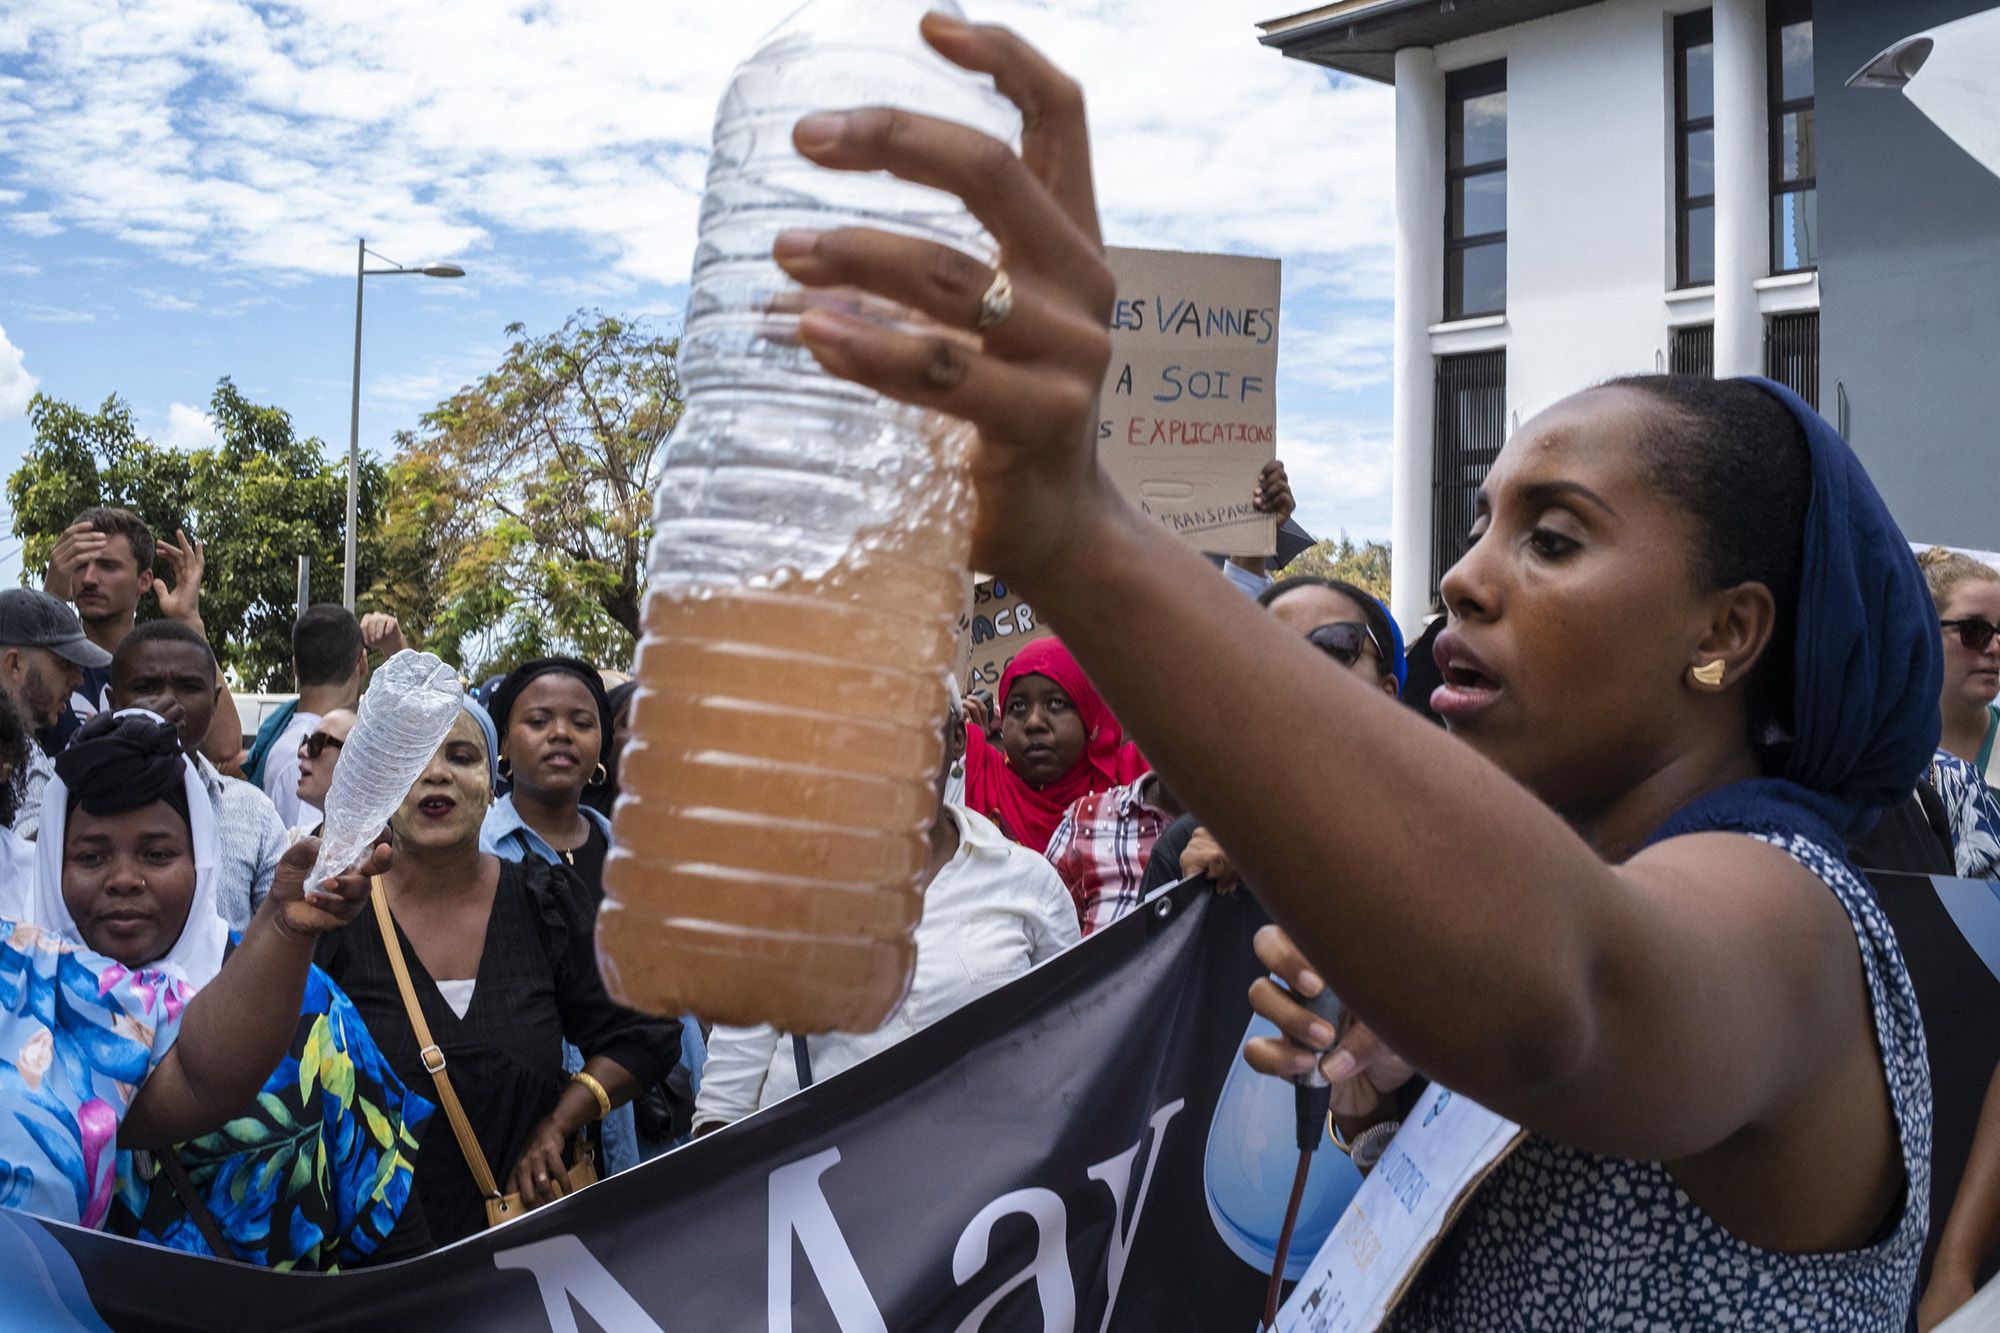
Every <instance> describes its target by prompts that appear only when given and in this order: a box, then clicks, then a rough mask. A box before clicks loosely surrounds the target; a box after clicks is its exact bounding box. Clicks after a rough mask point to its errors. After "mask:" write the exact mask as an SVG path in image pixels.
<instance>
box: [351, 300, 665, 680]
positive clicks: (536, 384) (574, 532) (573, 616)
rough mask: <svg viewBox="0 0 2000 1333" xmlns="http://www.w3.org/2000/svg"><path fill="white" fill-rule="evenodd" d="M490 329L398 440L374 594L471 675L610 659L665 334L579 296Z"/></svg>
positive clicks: (632, 555) (658, 423)
mask: <svg viewBox="0 0 2000 1333" xmlns="http://www.w3.org/2000/svg"><path fill="white" fill-rule="evenodd" d="M507 333H508V335H509V336H510V337H512V338H513V339H514V342H513V345H512V346H511V347H509V348H508V350H507V354H506V356H505V358H504V359H503V360H502V361H501V363H500V365H499V367H498V368H497V369H495V370H494V371H492V372H491V373H489V374H487V375H486V376H484V377H483V378H482V379H481V380H480V381H479V382H478V383H477V384H474V385H471V386H469V387H467V388H464V389H461V390H460V391H459V392H458V393H456V394H454V395H453V396H452V397H451V398H450V399H448V400H446V401H445V402H443V403H440V404H439V405H438V406H437V408H436V409H434V410H433V411H431V412H429V413H426V414H425V416H424V418H423V423H422V426H421V427H420V428H419V429H418V430H416V431H414V432H406V433H404V434H401V435H399V436H398V437H397V440H396V457H395V459H394V460H393V461H392V462H391V464H390V466H389V469H388V475H387V490H386V499H385V506H384V512H383V526H382V552H381V554H382V563H381V566H380V573H379V581H378V583H377V584H376V587H375V593H376V596H375V597H374V602H375V604H376V605H378V606H379V607H380V608H381V609H383V610H387V611H393V612H394V613H395V614H396V615H397V616H398V618H399V619H401V620H402V622H403V625H404V629H405V632H406V633H410V634H411V635H412V636H413V641H415V642H421V643H422V644H423V645H424V646H425V647H427V648H429V649H430V650H431V651H433V652H436V653H438V654H439V655H440V656H442V657H444V658H445V659H446V660H448V661H452V662H455V663H457V664H459V665H460V666H461V667H464V668H467V669H469V670H471V671H472V673H473V674H475V675H484V674H487V673H490V672H493V671H500V670H505V669H506V668H508V667H510V666H512V665H513V664H514V663H516V662H518V661H520V660H522V659H524V658H527V657H533V656H536V655H539V654H541V653H545V652H550V651H567V652H573V653H576V654H578V655H579V656H582V657H585V658H587V659H589V660H591V661H593V662H599V663H603V664H606V665H623V664H624V663H625V662H627V661H629V660H630V659H631V655H632V649H633V645H634V642H635V640H636V636H637V634H638V629H639V611H640V603H641V589H642V587H643V584H644V580H645V562H646V544H647V539H648V537H649V536H650V533H651V527H650V524H651V518H652V494H651V488H650V485H649V481H650V478H651V476H652V473H653V464H654V460H655V458H656V456H657V455H658V453H659V450H660V447H661V445H662V444H664V443H665V441H666V438H667V435H668V433H669V432H670V431H671V430H672V429H673V427H674V423H675V422H677V421H678V420H679V419H680V413H681V386H680V375H679V372H678V369H677V367H676V364H675V358H676V355H677V354H678V352H679V350H680V344H679V340H678V339H673V338H663V337H661V336H660V335H658V334H657V333H655V332H654V331H653V330H652V329H650V328H649V327H648V326H647V325H646V324H644V323H643V322H640V321H627V320H623V319H619V318H617V317H614V316H609V315H605V314H603V313H601V312H596V311H579V312H578V313H577V314H575V315H573V316H572V317H571V318H570V319H569V320H568V321H567V322H565V323H564V324H563V326H562V327H561V328H560V329H558V330H557V331H556V332H554V333H550V334H543V335H537V336H530V335H529V334H528V333H527V332H526V329H525V326H523V325H520V324H512V325H509V326H508V328H507Z"/></svg>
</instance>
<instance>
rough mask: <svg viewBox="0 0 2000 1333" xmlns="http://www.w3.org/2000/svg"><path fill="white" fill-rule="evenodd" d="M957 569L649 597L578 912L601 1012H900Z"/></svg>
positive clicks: (815, 1020)
mask: <svg viewBox="0 0 2000 1333" xmlns="http://www.w3.org/2000/svg"><path fill="white" fill-rule="evenodd" d="M898 554H901V555H904V556H907V552H903V553H898ZM961 560H962V556H961ZM962 568H963V566H962V563H961V564H960V565H959V567H958V568H957V569H951V568H946V569H940V568H938V567H937V566H936V564H934V563H932V562H930V561H912V560H909V559H907V558H896V557H895V555H892V554H891V553H889V552H883V553H881V554H879V555H877V556H875V557H874V558H873V559H870V560H865V561H863V562H859V563H856V564H853V565H851V566H848V567H844V568H840V569H836V570H835V571H834V572H833V573H832V574H830V575H828V576H827V577H825V578H820V579H809V578H802V579H797V580H793V581H792V582H790V583H788V584H786V585H784V586H783V587H780V588H772V589H755V588H730V589H723V590H718V589H712V588H711V589H701V590H697V589H692V588H686V587H675V586H672V585H667V586H656V587H655V589H654V590H653V591H652V592H651V594H650V596H649V600H648V601H647V604H646V608H645V613H644V633H643V635H642V638H641V642H640V647H639V656H638V662H637V665H636V668H635V675H636V676H637V677H638V679H639V682H640V684H639V689H638V692H637V695H636V697H635V699H634V703H633V715H632V732H633V738H632V741H631V743H630V745H629V747H628V748H627V750H626V752H625V757H624V763H623V768H622V771H621V777H620V788H621V790H622V791H623V793H624V795H623V796H621V798H620V799H619V802H618V808H617V811H616V813H615V815H614V827H613V835H612V843H613V846H612V850H611V853H610V855H609V857H608V858H607V859H606V862H605V866H604V884H605V893H606V896H605V901H604V905H603V908H602V910H601V912H600V915H599V918H598V953H599V957H600V959H601V961H602V966H603V971H604V976H605V980H606V982H607V984H608V985H609V987H610V989H611V991H612V994H613V995H614V996H615V997H616V998H618V999H619V1000H621V1001H622V1002H624V1003H627V1004H631V1005H633V1006H635V1007H638V1008H642V1009H646V1010H650V1011H652V1012H654V1013H662V1014H688V1013H692V1014H697V1015H699V1016H700V1017H702V1018H704V1019H707V1020H708V1021H710V1022H718V1023H730V1024H749V1023H770V1024H773V1025H774V1026H776V1027H777V1028H778V1030H779V1031H781V1032H791V1033H797V1034H802V1035H803V1034H811V1033H817V1032H826V1031H836V1030H837V1031H848V1032H865V1031H872V1030H874V1029H875V1028H877V1027H880V1026H881V1024H882V1022H883V1021H884V1020H885V1019H886V1018H887V1017H888V1016H889V1015H890V1014H891V1013H892V1012H893V1011H894V1010H895V1008H896V1006H897V1005H898V1004H900V1003H901V1002H902V1000H903V997H904V995H905V993H906V992H907V991H908V988H909V982H910V976H911V973H912V971H913V970H914V967H915V963H916V946H915V943H914V940H913V933H914V931H915V929H916V925H917V921H918V918H919V916H920V915H921V911H922V897H921V893H920V890H919V884H920V880H921V878H922V874H923V870H924V866H925V863H926V861H927V841H926V834H927V830H928V829H929V827H930V824H931V821H932V819H933V818H934V816H935V812H936V809H937V795H936V790H935V787H934V785H933V784H934V782H935V780H936V777H937V774H938V770H939V767H940V765H941V763H942V758H943V755H942V746H943V738H942V735H941V730H940V725H939V724H940V721H941V719H942V718H943V716H944V712H945V704H946V692H947V683H946V673H945V666H946V664H948V663H949V662H950V660H951V650H952V630H953V626H954V625H955V623H956V620H957V617H958V615H959V612H960V609H961V606H962V603H963V597H964V575H963V574H962V573H961V572H960V570H962Z"/></svg>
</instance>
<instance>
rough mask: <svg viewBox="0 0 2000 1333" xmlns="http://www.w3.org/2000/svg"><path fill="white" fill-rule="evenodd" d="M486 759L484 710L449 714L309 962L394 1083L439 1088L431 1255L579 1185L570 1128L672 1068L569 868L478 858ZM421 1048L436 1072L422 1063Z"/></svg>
mask: <svg viewBox="0 0 2000 1333" xmlns="http://www.w3.org/2000/svg"><path fill="white" fill-rule="evenodd" d="M497 748H498V746H497V744H496V741H495V738H494V734H493V724H492V722H491V721H490V720H488V719H487V717H486V712H485V710H484V709H483V708H481V707H480V706H479V705H478V704H476V703H474V702H472V701H471V700H470V699H467V700H465V701H464V702H463V704H462V708H461V712H460V715H459V717H458V720H457V721H456V722H455V723H454V724H453V726H452V729H451V731H450V733H449V734H448V735H446V737H445V740H444V743H443V744H442V745H440V746H439V747H438V750H437V753H436V754H435V755H434V756H433V757H432V759H431V761H430V764H429V766H428V767H426V768H425V769H424V771H423V774H422V776H421V777H419V778H418V779H417V782H416V785H415V786H414V787H412V788H411V789H410V793H409V795H408V796H407V797H406V798H405V799H404V801H403V804H402V806H401V808H399V809H398V810H397V811H396V813H395V815H394V816H392V817H391V819H390V821H389V832H390V841H391V845H392V846H393V847H394V848H395V850H396V863H395V865H394V867H393V868H392V869H391V870H390V871H389V873H387V874H385V875H383V876H382V877H381V878H380V879H379V881H378V886H379V892H378V899H377V904H376V906H375V910H374V911H372V912H369V913H364V914H363V916H362V917H361V919H360V920H358V921H356V922H354V923H353V924H352V925H350V926H347V927H345V928H344V929H341V930H338V931H335V932H333V933H331V934H329V935H328V936H327V937H326V938H325V939H324V940H323V941H321V944H320V948H319V955H318V961H319V964H320V966H321V967H323V968H325V969H326V971H327V973H328V974H329V975H330V976H332V977H333V979H334V980H335V981H336V982H338V983H339V984H340V986H341V987H342V988H343V989H344V990H346V992H347V993H348V995H349V996H350V997H352V999H353V1000H354V1003H355V1006H356V1008H358V1009H359V1010H360V1011H361V1015H362V1017H363V1019H364V1020H365V1021H366V1022H367V1024H368V1030H369V1031H370V1032H371V1033H373V1034H374V1035H375V1038H376V1040H377V1041H378V1042H380V1043H381V1046H382V1049H383V1050H384V1052H385V1053H386V1054H387V1055H388V1057H389V1061H390V1064H391V1065H392V1066H393V1067H394V1069H395V1070H396V1072H397V1074H398V1075H399V1076H400V1077H401V1078H402V1079H403V1081H404V1082H405V1083H407V1084H408V1085H409V1086H411V1087H413V1088H416V1089H418V1090H420V1091H423V1092H425V1093H426V1094H428V1093H429V1092H430V1091H431V1090H432V1089H433V1088H436V1089H437V1092H438V1095H437V1097H435V1098H434V1100H438V1101H440V1102H441V1103H442V1105H441V1107H440V1109H439V1111H438V1113H437V1114H436V1115H434V1116H432V1117H431V1120H430V1122H429V1124H428V1125H427V1126H426V1127H425V1130H424V1134H423V1140H422V1144H421V1145H420V1148H419V1151H418V1153H417V1170H416V1193H417V1196H418V1198H419V1199H421V1200H422V1202H423V1207H424V1214H425V1217H426V1219H427V1220H428V1221H429V1223H430V1229H431V1234H432V1236H433V1238H434V1239H435V1240H436V1241H437V1243H439V1244H440V1245H444V1244H449V1243H450V1242H452V1241H454V1240H458V1239H460V1238H462V1237H464V1236H468V1235H472V1234H473V1233H475V1232H477V1231H478V1230H480V1229H481V1228H482V1227H483V1226H486V1225H488V1224H489V1219H490V1220H498V1217H497V1216H496V1214H495V1210H494V1208H493V1207H489V1204H490V1205H494V1206H496V1207H497V1205H499V1204H500V1203H501V1202H502V1201H503V1199H507V1198H508V1197H509V1196H518V1197H517V1198H514V1199H512V1201H511V1202H510V1203H509V1204H508V1211H516V1210H518V1209H520V1208H534V1207H538V1206H540V1205H542V1204H545V1203H551V1202H553V1201H554V1200H556V1199H558V1198H561V1197H562V1196H563V1195H564V1194H567V1193H569V1192H570V1190H571V1189H573V1188H575V1187H576V1186H578V1185H579V1184H581V1183H587V1179H586V1177H587V1176H588V1172H587V1171H584V1172H582V1173H579V1171H578V1167H579V1164H580V1163H581V1162H582V1161H583V1154H584V1153H585V1152H587V1151H588V1149H587V1147H586V1146H585V1144H584V1141H583V1132H584V1131H585V1130H586V1129H587V1128H588V1127H589V1126H591V1125H593V1124H595V1123H596V1122H597V1121H599V1120H601V1119H602V1118H603V1117H604V1116H605V1115H606V1114H608V1113H609V1112H610V1111H611V1110H612V1109H613V1108H615V1107H618V1106H622V1105H624V1104H625V1103H626V1102H628V1101H630V1100H631V1098H632V1096H633V1095H634V1094H635V1093H636V1092H637V1091H638V1090H639V1089H640V1088H642V1087H646V1086H649V1085H651V1084H653V1083H655V1082H658V1081H659V1080H660V1079H661V1078H663V1077H664V1076H665V1075H666V1073H667V1071H668V1070H670V1069H672V1068H673V1065H674V1062H675V1060H676V1059H677V1058H678V1055H679V1043H680V1024H679V1023H678V1022H677V1021H675V1020H673V1019H657V1018H652V1017H649V1016H647V1015H644V1014H640V1013H637V1012H635V1011H634V1010H631V1009H626V1008H622V1007H620V1006H618V1005H615V1004H613V1003H612V1002H611V1000H610V999H609V998H608V997H607V996H606V995H605V993H604V984H603V982H602V981H601V980H599V978H598V975H597V962H596V958H595V956H594V953H593V948H592V940H591V931H590V926H589V920H588V915H587V908H586V905H585V904H584V903H583V902H582V901H580V895H579V894H578V893H577V892H576V890H575V886H574V884H573V882H572V881H571V880H570V879H569V877H568V874H567V872H566V871H564V870H562V869H561V868H559V867H556V866H551V865H549V864H547V863H546V862H543V861H540V860H534V859H531V860H528V861H525V862H517V861H504V860H501V859H500V858H499V857H497V856H493V855H491V854H490V853H487V852H483V851H481V850H480V845H479V830H480V823H481V821H482V820H483V819H484V818H485V816H486V812H487V809H488V807H489V806H490V805H491V804H492V801H493V787H494V782H495V779H496V777H497V776H498V774H497V770H496V767H495V763H494V754H495V752H496V750H497ZM392 948H393V949H394V950H395V952H394V954H391V952H390V950H391V949H392ZM420 1033H422V1034H425V1035H420ZM565 1040H568V1041H570V1042H572V1043H573V1044H575V1045H576V1046H577V1047H578V1048H579V1049H580V1050H581V1051H582V1052H583V1055H584V1066H583V1070H582V1071H581V1072H580V1073H577V1074H575V1075H574V1076H568V1075H565V1074H564V1072H563V1060H562V1044H563V1042H564V1041H565ZM433 1044H434V1045H435V1047H436V1048H437V1051H438V1052H439V1054H441V1055H442V1057H443V1058H442V1062H441V1067H434V1065H436V1064H437V1063H438V1062H436V1061H430V1062H427V1061H426V1058H425V1055H424V1052H425V1051H426V1050H427V1049H429V1048H430V1047H432V1046H433ZM444 1082H448V1083H449V1084H450V1087H451V1089H452V1092H451V1094H450V1095H446V1094H445V1093H444V1091H443V1087H442V1083H444ZM454 1101H456V1102H457V1103H458V1105H459V1107H460V1108H461V1109H459V1111H458V1114H457V1115H453V1114H452V1109H453V1108H452V1103H453V1102H454ZM454 1121H459V1122H460V1123H462V1124H463V1126H464V1131H463V1132H460V1129H459V1124H455V1123H454ZM468 1139H469V1140H470V1142H469V1143H468ZM475 1153H476V1156H475V1155H474V1154H475Z"/></svg>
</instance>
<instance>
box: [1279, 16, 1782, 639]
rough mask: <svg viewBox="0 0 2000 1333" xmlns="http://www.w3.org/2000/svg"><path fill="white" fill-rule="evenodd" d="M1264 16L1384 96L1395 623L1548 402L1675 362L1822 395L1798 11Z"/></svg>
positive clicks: (1458, 547) (1423, 590)
mask: <svg viewBox="0 0 2000 1333" xmlns="http://www.w3.org/2000/svg"><path fill="white" fill-rule="evenodd" d="M1263 30H1264V37H1263V40H1264V41H1265V43H1266V44H1268V45H1271V46H1274V47H1277V48H1278V49H1279V50H1281V51H1283V52H1284V53H1285V54H1287V55H1291V56H1296V57H1298V58H1302V59H1306V60H1310V61H1313V62H1315V63H1319V64H1323V65H1327V66H1330V67H1332V68H1336V69H1341V70H1343V71H1346V72H1348V73H1351V74H1357V75H1360V76H1363V77H1370V78H1377V79H1388V80H1391V81H1393V82H1394V84H1395V88H1396V206H1397V241H1396V261H1395V298H1396V316H1395V333H1394V337H1395V349H1394V368H1395V370H1394V375H1395V385H1394V398H1395V408H1394V449H1395V470H1394V499H1393V505H1394V513H1393V541H1394V557H1393V558H1394V603H1395V605H1394V610H1395V613H1396V615H1397V617H1398V619H1399V620H1401V621H1402V623H1403V624H1405V625H1409V626H1415V625H1417V624H1420V623H1421V622H1422V620H1423V619H1424V618H1425V617H1426V616H1427V615H1429V614H1430V613H1431V612H1432V611H1433V610H1435V609H1436V589H1437V581H1438V579H1439V578H1440V577H1441V576H1442V575H1443V573H1444V570H1445V569H1447V568H1448V567H1449V566H1450V564H1451V563H1452V562H1453V561H1454V560H1456V559H1457V557H1458V555H1459V554H1462V552H1463V550H1464V546H1465V535H1464V534H1465V531H1466V529H1467V528H1468V527H1469V525H1470V522H1471V497H1472V494H1473V492H1474V491H1475V490H1476V489H1477V487H1478V484H1479V482H1480V481H1481V479H1483V477H1484V475H1485V470H1486V467H1487V465H1489V464H1490V463H1491V461H1492V458H1493V456H1494V454H1496V453H1497V452H1498V449H1499V447H1500V444H1501V443H1502V442H1503V441H1504V439H1505V437H1506V435H1507V434H1508V433H1510V432H1511V430H1512V429H1513V428H1514V427H1515V426H1517V425H1518V424H1519V423H1520V422H1521V421H1525V420H1526V419H1528V418H1529V417H1531V416H1533V415H1534V414H1535V413H1536V412H1538V411H1540V410H1541V409H1543V408H1544V407H1547V406H1548V405H1549V404H1551V403H1553V402H1555V401H1556V400H1557V399H1559V398H1562V397H1564V396H1565V395H1567V394H1569V393H1572V392H1574V391H1576V390H1578V389H1581V388H1584V387H1587V386H1588V385H1591V384H1593V383H1596V382H1599V381H1601V380H1604V379H1608V378H1611V377H1613V376H1617V375H1625V374H1635V373H1637V374H1646V373H1654V372H1658V371H1665V370H1670V369H1671V370H1676V371H1685V372H1692V373H1714V374H1720V375H1737V374H1771V375H1773V377H1774V378H1778V379H1781V380H1783V381H1785V382H1786V383H1789V384H1791V385H1792V386H1793V387H1794V388H1796V389H1798V390H1800V392H1802V393H1804V394H1805V395H1806V396H1807V397H1808V398H1809V399H1814V400H1815V401H1816V400H1817V397H1818V394H1819V369H1818V310H1819V304H1820V290H1819V274H1818V272H1817V266H1818V241H1817V220H1816V218H1817V214H1816V198H1817V196H1816V174H1815V172H1816V166H1815V153H1814V147H1815V136H1814V103H1813V98H1814V92H1815V89H1814V86H1813V53H1812V43H1813V29H1812V14H1811V8H1810V0H1713V3H1711V4H1703V3H1698V2H1696V0H1600V2H1599V3H1594V4H1581V5H1580V4H1576V3H1573V2H1571V3H1564V2H1562V0H1456V3H1454V2H1453V0H1423V2H1422V3H1411V0H1343V2H1342V3H1336V4H1331V5H1325V6H1322V7H1320V8H1318V9H1315V10H1312V11H1309V12H1307V13H1303V14H1298V15H1295V16H1292V17H1289V18H1283V19H1277V20H1274V21H1272V22H1270V23H1267V24H1264V25H1263Z"/></svg>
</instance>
